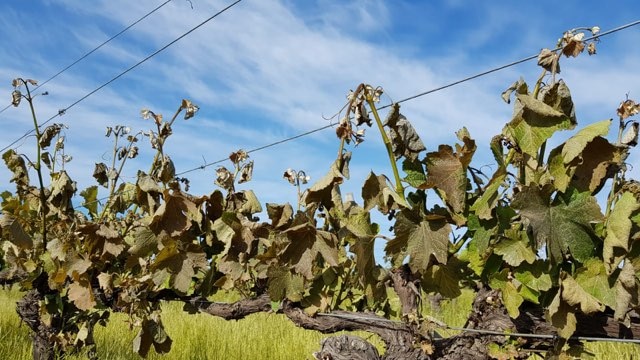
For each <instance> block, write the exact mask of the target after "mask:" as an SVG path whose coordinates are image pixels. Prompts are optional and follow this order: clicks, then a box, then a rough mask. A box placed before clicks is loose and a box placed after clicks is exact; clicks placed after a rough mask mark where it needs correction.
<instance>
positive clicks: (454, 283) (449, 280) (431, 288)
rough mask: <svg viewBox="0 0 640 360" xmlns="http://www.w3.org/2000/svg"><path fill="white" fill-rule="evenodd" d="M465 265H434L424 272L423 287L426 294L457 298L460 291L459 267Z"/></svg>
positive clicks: (460, 263) (452, 262)
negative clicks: (433, 293) (434, 293)
mask: <svg viewBox="0 0 640 360" xmlns="http://www.w3.org/2000/svg"><path fill="white" fill-rule="evenodd" d="M463 264H464V263H462V262H459V263H454V261H451V262H449V263H448V264H447V265H442V264H434V265H432V266H430V267H429V268H428V269H426V271H425V272H424V275H423V276H422V281H421V284H422V287H423V289H424V291H426V292H436V293H438V294H440V295H442V296H444V297H445V298H456V297H458V296H460V294H462V292H461V291H460V285H459V283H460V277H461V272H460V268H459V266H463Z"/></svg>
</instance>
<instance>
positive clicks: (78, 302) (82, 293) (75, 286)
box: [67, 277, 96, 311]
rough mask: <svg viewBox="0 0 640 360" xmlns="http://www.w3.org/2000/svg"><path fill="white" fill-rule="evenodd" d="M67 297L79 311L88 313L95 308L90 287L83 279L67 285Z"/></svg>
mask: <svg viewBox="0 0 640 360" xmlns="http://www.w3.org/2000/svg"><path fill="white" fill-rule="evenodd" d="M67 296H68V297H69V300H70V301H73V304H74V305H75V306H76V307H77V308H78V309H80V310H84V311H89V310H91V309H93V308H94V307H95V306H96V301H95V298H94V296H93V291H91V285H90V284H89V282H88V281H87V280H86V279H85V278H84V277H81V278H79V279H78V280H76V281H74V282H72V283H71V284H69V288H68V291H67Z"/></svg>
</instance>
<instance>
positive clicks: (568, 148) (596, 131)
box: [562, 119, 612, 164]
mask: <svg viewBox="0 0 640 360" xmlns="http://www.w3.org/2000/svg"><path fill="white" fill-rule="evenodd" d="M611 121H612V120H611V119H609V120H604V121H599V122H597V123H593V124H591V125H589V126H585V127H584V128H583V129H581V130H580V131H578V133H577V134H575V135H573V136H572V137H571V138H569V140H567V141H566V142H565V143H564V146H563V147H562V157H563V160H564V163H565V164H568V163H570V162H571V161H573V160H574V159H575V158H576V157H577V156H579V155H580V154H582V152H583V151H584V150H585V148H586V146H587V144H589V143H590V142H591V141H593V139H595V138H596V137H598V136H606V135H607V134H608V133H609V126H611Z"/></svg>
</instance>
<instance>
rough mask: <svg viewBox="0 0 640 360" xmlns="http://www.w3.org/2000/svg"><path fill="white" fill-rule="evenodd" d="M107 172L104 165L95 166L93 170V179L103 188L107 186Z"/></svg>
mask: <svg viewBox="0 0 640 360" xmlns="http://www.w3.org/2000/svg"><path fill="white" fill-rule="evenodd" d="M107 171H108V168H107V165H105V164H104V163H98V164H96V166H95V168H94V169H93V178H94V179H96V181H97V182H98V184H100V185H102V186H104V187H107V185H108V184H109V176H108V175H107Z"/></svg>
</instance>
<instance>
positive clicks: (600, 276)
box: [575, 258, 616, 309]
mask: <svg viewBox="0 0 640 360" xmlns="http://www.w3.org/2000/svg"><path fill="white" fill-rule="evenodd" d="M575 280H576V283H578V285H580V287H582V289H584V291H585V292H587V293H588V294H589V295H591V296H593V297H594V298H596V299H598V301H599V302H601V303H602V304H604V305H607V306H608V307H610V308H611V309H615V307H616V293H615V289H614V288H613V287H611V286H609V276H608V275H607V272H606V271H605V264H604V263H603V262H602V260H600V259H598V258H591V259H589V260H587V261H586V262H585V263H584V264H583V267H581V268H580V269H578V270H577V271H576V275H575Z"/></svg>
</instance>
